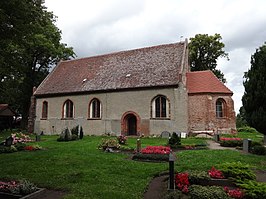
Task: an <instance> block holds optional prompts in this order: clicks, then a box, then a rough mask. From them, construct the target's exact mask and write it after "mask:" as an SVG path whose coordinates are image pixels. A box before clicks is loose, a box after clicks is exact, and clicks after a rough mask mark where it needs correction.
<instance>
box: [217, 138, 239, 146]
mask: <svg viewBox="0 0 266 199" xmlns="http://www.w3.org/2000/svg"><path fill="white" fill-rule="evenodd" d="M220 145H221V146H223V147H238V146H240V147H241V146H243V140H242V139H241V138H223V137H222V138H220Z"/></svg>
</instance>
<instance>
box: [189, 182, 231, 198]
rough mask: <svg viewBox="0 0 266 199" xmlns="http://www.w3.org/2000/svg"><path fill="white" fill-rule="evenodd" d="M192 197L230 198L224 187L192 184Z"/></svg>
mask: <svg viewBox="0 0 266 199" xmlns="http://www.w3.org/2000/svg"><path fill="white" fill-rule="evenodd" d="M189 195H190V198H191V199H210V198H215V199H229V197H228V196H227V194H226V193H225V191H224V190H223V188H222V187H217V186H200V185H191V186H190V187H189Z"/></svg>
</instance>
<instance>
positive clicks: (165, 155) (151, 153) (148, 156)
mask: <svg viewBox="0 0 266 199" xmlns="http://www.w3.org/2000/svg"><path fill="white" fill-rule="evenodd" d="M170 152H171V149H170V147H165V146H147V147H145V148H143V149H142V150H141V151H140V153H136V154H134V155H133V157H132V160H142V161H159V162H161V161H167V162H168V161H169V154H170Z"/></svg>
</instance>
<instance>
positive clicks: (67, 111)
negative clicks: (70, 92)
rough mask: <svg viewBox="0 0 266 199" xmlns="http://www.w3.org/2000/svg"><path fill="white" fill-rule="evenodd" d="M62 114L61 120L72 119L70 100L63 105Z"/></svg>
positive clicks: (72, 104) (73, 110) (71, 103)
mask: <svg viewBox="0 0 266 199" xmlns="http://www.w3.org/2000/svg"><path fill="white" fill-rule="evenodd" d="M71 106H72V107H71ZM71 109H72V111H71ZM62 112H63V114H62V118H63V119H73V118H74V113H75V108H74V103H73V101H71V100H70V99H67V100H66V101H65V102H64V104H63V111H62ZM71 113H72V114H71Z"/></svg>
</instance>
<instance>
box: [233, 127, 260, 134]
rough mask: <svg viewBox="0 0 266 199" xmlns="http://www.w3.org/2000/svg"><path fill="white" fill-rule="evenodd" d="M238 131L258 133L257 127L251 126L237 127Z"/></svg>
mask: <svg viewBox="0 0 266 199" xmlns="http://www.w3.org/2000/svg"><path fill="white" fill-rule="evenodd" d="M237 131H238V132H247V133H258V131H257V130H256V129H255V128H252V127H250V126H244V127H240V128H237Z"/></svg>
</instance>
